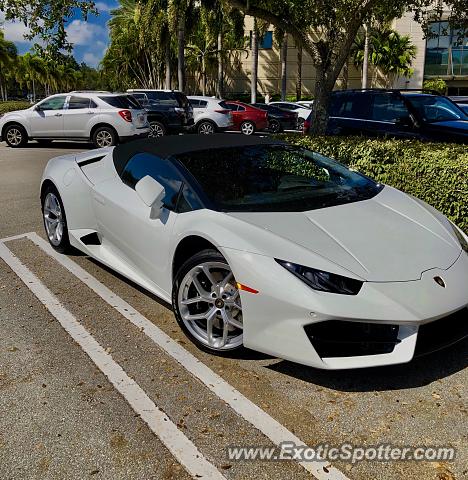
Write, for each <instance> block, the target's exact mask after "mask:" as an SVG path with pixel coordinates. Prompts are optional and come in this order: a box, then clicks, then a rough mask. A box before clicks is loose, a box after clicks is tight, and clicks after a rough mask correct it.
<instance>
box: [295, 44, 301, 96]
mask: <svg viewBox="0 0 468 480" xmlns="http://www.w3.org/2000/svg"><path fill="white" fill-rule="evenodd" d="M301 98H302V45H298V46H297V76H296V101H299V100H300V99H301Z"/></svg>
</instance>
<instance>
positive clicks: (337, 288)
mask: <svg viewBox="0 0 468 480" xmlns="http://www.w3.org/2000/svg"><path fill="white" fill-rule="evenodd" d="M275 260H276V261H277V262H278V263H279V264H280V265H281V266H282V267H284V268H285V269H286V270H289V271H290V272H291V273H292V274H293V275H295V276H296V277H298V278H300V279H301V280H302V281H303V282H305V283H306V284H307V285H309V287H311V288H313V289H314V290H318V291H320V292H329V293H340V294H342V295H357V294H358V293H359V290H361V287H362V284H363V283H364V282H362V281H360V280H355V279H354V278H348V277H343V276H341V275H336V274H335V273H329V272H323V271H321V270H316V269H315V268H310V267H304V266H303V265H298V264H297V263H292V262H286V261H285V260H279V259H277V258H275Z"/></svg>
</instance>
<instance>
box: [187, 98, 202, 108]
mask: <svg viewBox="0 0 468 480" xmlns="http://www.w3.org/2000/svg"><path fill="white" fill-rule="evenodd" d="M189 102H190V104H191V105H192V107H193V108H198V107H200V100H195V99H193V98H192V99H190V100H189Z"/></svg>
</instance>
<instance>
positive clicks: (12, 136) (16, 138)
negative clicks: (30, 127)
mask: <svg viewBox="0 0 468 480" xmlns="http://www.w3.org/2000/svg"><path fill="white" fill-rule="evenodd" d="M5 141H6V143H7V145H8V146H10V147H12V148H17V147H24V146H25V145H26V144H27V143H28V134H27V133H26V130H25V129H24V128H23V127H22V126H21V125H18V124H13V125H8V127H7V128H6V129H5Z"/></svg>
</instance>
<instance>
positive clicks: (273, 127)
mask: <svg viewBox="0 0 468 480" xmlns="http://www.w3.org/2000/svg"><path fill="white" fill-rule="evenodd" d="M268 130H270V132H271V133H280V132H281V130H282V128H281V123H280V122H279V121H278V120H271V121H270V125H268Z"/></svg>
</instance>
